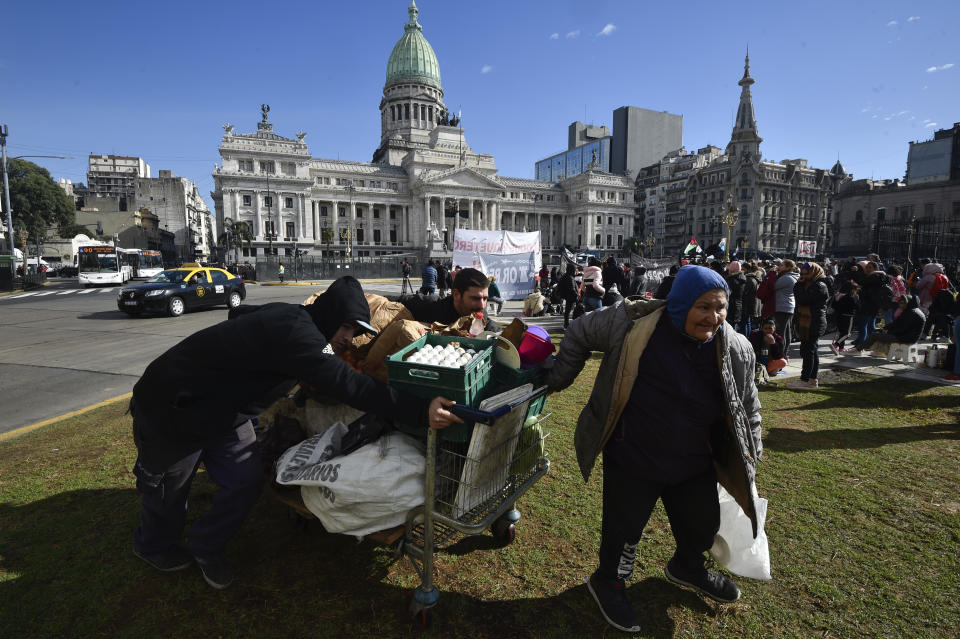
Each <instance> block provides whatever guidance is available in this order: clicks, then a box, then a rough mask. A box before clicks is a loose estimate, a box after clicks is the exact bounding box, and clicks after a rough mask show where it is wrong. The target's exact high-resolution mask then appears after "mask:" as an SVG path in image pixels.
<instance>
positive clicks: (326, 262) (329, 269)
mask: <svg viewBox="0 0 960 639" xmlns="http://www.w3.org/2000/svg"><path fill="white" fill-rule="evenodd" d="M402 259H403V258H402V257H401V258H396V257H361V258H354V259H353V260H350V261H347V260H341V259H327V258H318V257H297V258H295V257H286V256H284V257H272V258H271V257H265V258H260V259H258V260H257V261H256V264H255V265H253V266H254V267H255V268H256V279H257V281H258V282H276V281H279V280H280V265H281V264H282V265H283V270H284V274H283V280H284V281H285V282H295V281H304V280H306V281H316V280H334V279H337V278H338V277H341V276H343V275H353V276H354V277H355V278H357V279H376V278H393V277H397V278H399V277H403V270H402V266H401V263H400V262H401V260H402ZM408 260H409V263H410V266H411V269H412V270H411V276H413V277H418V276H419V275H420V270H421V268H422V267H421V266H419V265H417V264H416V263H414V261H413V258H408Z"/></svg>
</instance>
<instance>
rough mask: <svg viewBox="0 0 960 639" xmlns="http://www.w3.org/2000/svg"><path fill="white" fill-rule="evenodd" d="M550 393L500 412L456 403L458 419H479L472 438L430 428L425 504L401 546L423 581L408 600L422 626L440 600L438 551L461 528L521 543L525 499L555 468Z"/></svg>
mask: <svg viewBox="0 0 960 639" xmlns="http://www.w3.org/2000/svg"><path fill="white" fill-rule="evenodd" d="M546 393H547V387H546V386H544V387H541V388H538V389H536V390H534V391H533V392H531V393H528V394H526V395H525V396H523V397H519V398H517V399H515V400H513V401H511V402H510V403H508V404H506V405H504V406H502V407H500V408H498V409H496V410H494V411H481V410H477V409H472V408H469V407H467V406H463V405H455V406H453V407H452V408H451V410H453V412H454V413H455V414H456V415H457V416H459V417H460V418H461V419H464V420H465V421H467V422H468V423H474V424H476V426H475V427H474V429H473V436H472V437H471V439H470V441H469V442H466V443H458V442H453V441H446V440H441V439H439V437H438V431H436V430H434V429H430V430H429V431H428V433H427V453H426V461H427V465H426V475H425V481H426V489H425V495H424V503H423V506H421V507H418V508H415V509H414V510H412V511H410V513H409V515H408V516H407V522H406V533H405V535H404V539H403V541H402V542H401V545H400V552H401V553H402V554H403V555H406V556H407V557H408V558H409V559H410V562H411V563H412V564H413V567H414V569H415V570H416V571H417V573H418V574H419V576H420V579H421V583H420V585H419V586H418V587H417V588H416V590H414V591H413V593H412V595H411V596H410V597H409V599H408V602H407V611H408V613H409V614H410V616H411V618H412V619H413V620H414V622H415V623H419V624H420V626H421V628H425V627H426V626H427V625H428V624H429V622H430V617H431V614H432V612H431V611H432V609H433V607H434V606H436V604H437V600H438V599H439V597H440V593H439V592H438V591H437V589H436V587H435V586H434V583H433V561H434V552H435V551H436V550H438V549H440V548H442V547H443V546H444V545H445V544H448V543H450V542H451V540H452V539H453V538H454V537H455V536H456V535H457V534H458V533H460V534H464V535H481V534H483V533H484V532H485V531H486V530H487V529H488V528H489V529H490V531H491V532H492V533H493V536H494V537H495V538H496V539H497V540H498V541H499V542H501V543H502V544H504V545H506V544H509V543H510V542H512V541H513V540H514V538H515V535H516V523H517V522H518V521H519V520H520V512H519V511H518V510H517V509H516V508H515V503H516V501H517V499H519V498H520V497H521V496H522V495H523V494H524V493H525V492H526V491H527V490H528V489H529V488H530V487H531V486H532V485H533V484H534V483H535V482H536V481H537V480H538V479H540V478H541V477H542V476H543V475H545V474H546V473H547V471H549V470H550V461H549V460H548V459H547V456H546V453H545V449H544V440H545V439H546V437H547V435H548V433H547V432H545V431H544V426H545V424H546V423H547V420H548V419H549V418H550V414H549V413H543V412H540V411H541V410H542V408H543V404H544V401H543V400H544V399H545V398H544V396H545V395H546Z"/></svg>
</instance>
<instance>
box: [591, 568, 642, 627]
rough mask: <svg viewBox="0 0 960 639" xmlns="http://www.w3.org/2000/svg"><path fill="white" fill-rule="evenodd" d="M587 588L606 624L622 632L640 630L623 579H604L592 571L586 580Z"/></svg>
mask: <svg viewBox="0 0 960 639" xmlns="http://www.w3.org/2000/svg"><path fill="white" fill-rule="evenodd" d="M587 589H588V590H589V591H590V594H591V595H593V599H594V601H596V602H597V605H598V606H600V614H602V615H603V618H604V619H606V620H607V623H608V624H610V625H611V626H613V627H614V628H616V629H617V630H623V631H624V632H640V622H639V621H637V613H635V612H634V611H633V606H631V605H630V602H629V601H627V593H626V591H625V585H624V582H623V579H604V578H603V577H600V576H598V575H597V573H593V574H592V575H590V579H589V580H588V581H587Z"/></svg>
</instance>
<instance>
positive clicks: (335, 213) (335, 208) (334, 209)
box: [330, 200, 340, 246]
mask: <svg viewBox="0 0 960 639" xmlns="http://www.w3.org/2000/svg"><path fill="white" fill-rule="evenodd" d="M330 204H331V210H330V228H331V229H332V230H333V237H332V238H331V242H330V245H331V246H335V245H336V244H337V242H338V241H339V237H340V219H339V218H340V202H338V201H336V200H331V202H330Z"/></svg>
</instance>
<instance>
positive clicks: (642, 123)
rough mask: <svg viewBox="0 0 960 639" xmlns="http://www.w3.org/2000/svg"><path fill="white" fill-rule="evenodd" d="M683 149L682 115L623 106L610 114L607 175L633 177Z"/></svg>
mask: <svg viewBox="0 0 960 639" xmlns="http://www.w3.org/2000/svg"><path fill="white" fill-rule="evenodd" d="M681 146H683V116H682V115H676V114H674V113H667V112H666V111H651V110H650V109H641V108H639V107H634V106H622V107H620V108H619V109H616V110H615V111H614V112H613V140H612V143H611V146H610V172H611V173H620V174H624V173H629V174H630V175H636V174H637V173H638V172H639V171H640V169H641V168H643V167H645V166H649V165H650V164H653V163H654V162H658V161H659V160H660V158H662V157H664V156H665V155H667V154H668V153H670V152H672V151H676V150H677V149H679V148H680V147H681Z"/></svg>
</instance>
